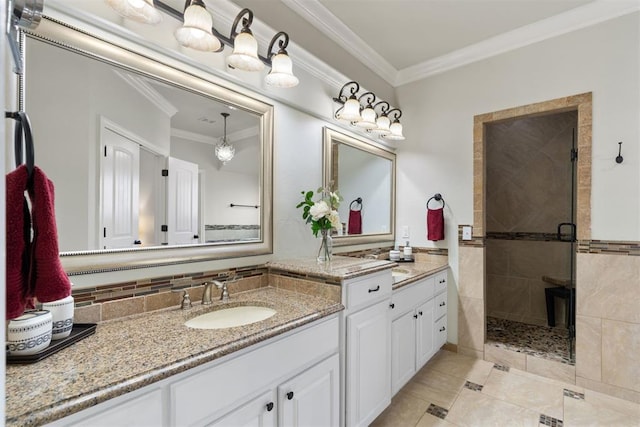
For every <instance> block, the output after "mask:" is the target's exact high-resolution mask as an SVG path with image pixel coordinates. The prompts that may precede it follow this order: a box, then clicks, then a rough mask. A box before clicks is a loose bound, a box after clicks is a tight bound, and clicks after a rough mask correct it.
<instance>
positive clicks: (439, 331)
mask: <svg viewBox="0 0 640 427" xmlns="http://www.w3.org/2000/svg"><path fill="white" fill-rule="evenodd" d="M435 334H436V335H435V340H436V346H435V347H436V351H437V350H438V349H439V348H440V347H442V346H443V345H444V344H445V343H446V342H447V316H442V318H440V319H439V320H438V321H436V323H435Z"/></svg>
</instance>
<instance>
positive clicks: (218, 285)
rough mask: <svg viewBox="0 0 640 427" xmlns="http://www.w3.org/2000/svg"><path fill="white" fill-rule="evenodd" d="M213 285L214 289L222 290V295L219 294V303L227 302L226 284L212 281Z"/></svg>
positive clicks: (227, 290)
mask: <svg viewBox="0 0 640 427" xmlns="http://www.w3.org/2000/svg"><path fill="white" fill-rule="evenodd" d="M213 284H214V285H216V288H218V289H222V293H221V294H220V301H222V302H227V301H229V289H228V288H227V282H220V281H219V280H214V281H213Z"/></svg>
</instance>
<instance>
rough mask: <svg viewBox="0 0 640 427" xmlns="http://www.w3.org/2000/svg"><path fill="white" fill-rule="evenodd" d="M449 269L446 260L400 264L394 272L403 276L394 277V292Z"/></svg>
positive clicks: (395, 267)
mask: <svg viewBox="0 0 640 427" xmlns="http://www.w3.org/2000/svg"><path fill="white" fill-rule="evenodd" d="M448 267H449V263H448V261H447V260H446V259H443V260H442V261H421V262H415V263H413V262H403V263H398V264H396V266H394V268H393V270H392V271H395V272H399V273H401V274H402V275H401V276H397V277H394V281H395V283H394V284H393V290H396V289H400V288H402V287H404V286H407V285H410V284H412V283H414V282H417V281H418V280H420V279H423V278H425V277H427V276H430V275H432V274H435V273H439V272H441V271H444V270H446V269H447V268H448Z"/></svg>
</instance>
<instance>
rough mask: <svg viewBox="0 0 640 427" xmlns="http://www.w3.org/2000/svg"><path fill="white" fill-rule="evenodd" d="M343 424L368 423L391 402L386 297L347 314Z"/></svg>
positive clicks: (389, 331) (389, 332) (358, 424)
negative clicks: (344, 420) (344, 417)
mask: <svg viewBox="0 0 640 427" xmlns="http://www.w3.org/2000/svg"><path fill="white" fill-rule="evenodd" d="M346 371H347V373H346V375H347V383H346V394H347V399H346V405H347V408H346V422H347V426H348V427H351V426H361V425H364V426H366V425H368V424H369V423H371V422H372V421H373V420H374V419H375V418H376V417H377V416H378V415H379V414H380V413H381V412H382V411H383V410H384V409H385V408H386V407H387V406H388V405H389V404H390V403H391V322H390V315H389V301H388V300H383V301H381V302H379V303H377V304H375V305H372V306H371V307H368V308H366V309H364V310H361V311H359V312H357V313H355V314H352V315H349V316H347V360H346Z"/></svg>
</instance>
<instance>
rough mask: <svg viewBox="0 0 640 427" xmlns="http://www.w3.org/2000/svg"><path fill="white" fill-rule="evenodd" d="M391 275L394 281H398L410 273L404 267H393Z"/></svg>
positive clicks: (407, 276)
mask: <svg viewBox="0 0 640 427" xmlns="http://www.w3.org/2000/svg"><path fill="white" fill-rule="evenodd" d="M391 276H392V277H393V281H394V282H400V281H402V280H405V279H408V278H409V277H411V273H410V272H409V270H405V269H404V268H393V269H391Z"/></svg>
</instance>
